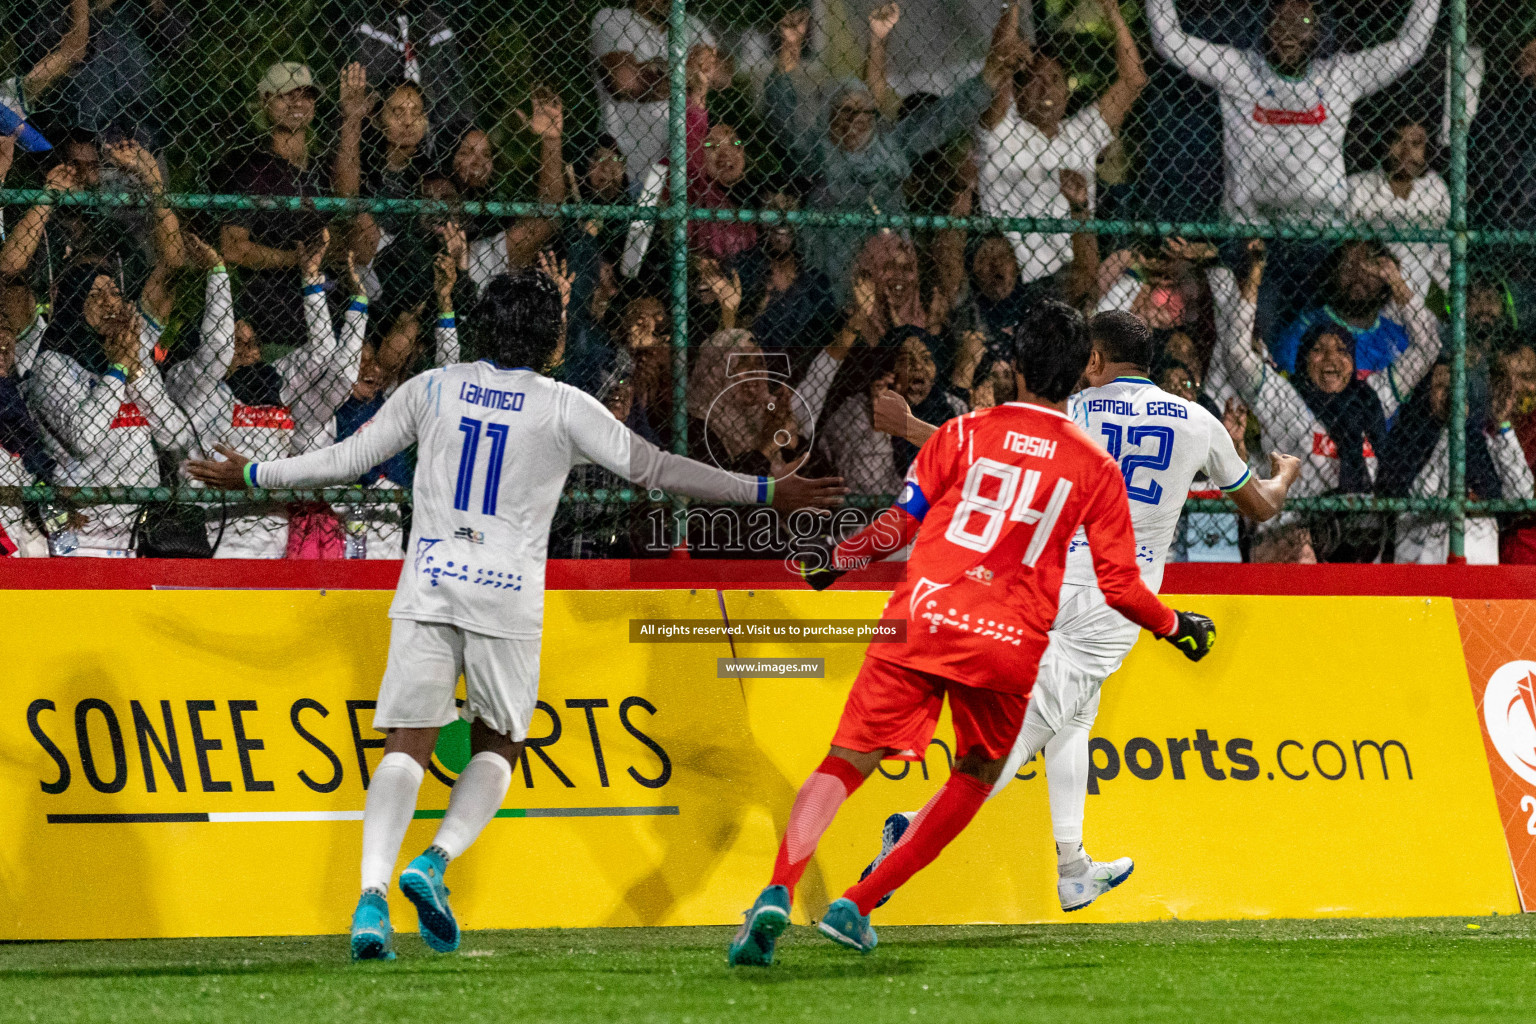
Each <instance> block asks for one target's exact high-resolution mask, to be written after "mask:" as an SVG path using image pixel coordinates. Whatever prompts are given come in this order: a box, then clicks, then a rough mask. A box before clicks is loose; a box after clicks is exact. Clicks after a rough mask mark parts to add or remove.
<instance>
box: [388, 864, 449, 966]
mask: <svg viewBox="0 0 1536 1024" xmlns="http://www.w3.org/2000/svg"><path fill="white" fill-rule="evenodd" d="M447 867H448V862H447V861H445V860H444V859H443V857H442V855H441V854H439V853H437V852H436V851H434V850H428V851H427V852H426V853H424V854H422V855H421V856H420V857H417V858H416V859H415V860H413V861H411V862H410V863H409V864H407V865H406V867H405V870H404V871H402V872H400V891H401V893H403V894H404V895H405V898H406V899H408V900H410V901H411V902H412V903H414V904H415V905H416V920H417V925H418V927H419V928H420V930H421V937H422V938H423V939H425V940H426V943H427V945H428V946H431V947H432V948H433V949H435V950H437V951H438V952H439V953H452V952H453V951H454V950H456V949H458V948H459V922H458V921H456V920H455V919H454V917H453V910H452V909H451V908H450V907H449V906H448V887H447V886H446V885H444V884H443V872H444V871H445V870H447Z"/></svg>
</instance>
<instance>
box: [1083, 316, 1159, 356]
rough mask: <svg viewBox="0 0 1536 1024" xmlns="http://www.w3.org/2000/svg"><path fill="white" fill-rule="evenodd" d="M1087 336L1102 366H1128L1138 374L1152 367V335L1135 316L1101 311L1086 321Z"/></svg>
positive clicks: (1144, 322) (1139, 318)
mask: <svg viewBox="0 0 1536 1024" xmlns="http://www.w3.org/2000/svg"><path fill="white" fill-rule="evenodd" d="M1088 334H1089V336H1090V337H1092V338H1093V347H1094V348H1096V349H1098V350H1099V354H1100V355H1101V356H1103V357H1104V361H1105V362H1106V363H1130V364H1131V365H1132V366H1134V367H1136V368H1137V369H1139V370H1146V369H1148V368H1149V367H1150V366H1151V365H1152V356H1153V349H1154V347H1155V346H1154V344H1153V339H1152V331H1151V329H1150V328H1148V327H1147V322H1146V321H1145V320H1143V319H1142V318H1141V317H1139V316H1137V315H1136V314H1135V313H1130V312H1127V311H1126V310H1123V309H1109V310H1105V311H1104V312H1102V313H1099V314H1097V315H1096V316H1094V318H1093V319H1092V320H1090V321H1088Z"/></svg>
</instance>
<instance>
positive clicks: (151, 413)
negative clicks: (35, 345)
mask: <svg viewBox="0 0 1536 1024" xmlns="http://www.w3.org/2000/svg"><path fill="white" fill-rule="evenodd" d="M217 272H218V273H223V268H222V267H220V268H217ZM168 277H169V273H168V271H167V269H166V264H165V263H164V262H162V263H160V264H159V265H158V266H157V267H156V268H155V271H154V272H153V273H152V274H151V275H150V280H149V283H148V284H146V285H145V286H144V295H143V297H142V299H141V304H140V306H139V307H138V308H135V307H134V304H133V303H132V301H131V300H129V299H127V298H125V297H124V296H123V294H122V292H121V291H119V289H118V284H117V281H116V280H115V279H114V277H113V276H112V274H111V272H110V269H109V268H108V267H106V266H105V265H102V264H91V263H87V264H81V265H79V266H76V267H72V268H71V269H70V270H68V271H67V272H66V273H65V274H64V276H63V278H62V279H61V280H60V282H59V289H58V298H57V300H56V301H55V303H54V307H53V309H54V314H55V319H54V321H53V323H52V324H50V325H49V326H48V327H47V329H46V333H45V334H44V335H43V341H42V350H41V351H40V352H39V353H38V355H37V359H36V361H35V362H34V363H33V366H32V372H31V373H30V374H28V375H27V380H26V390H27V398H28V400H29V401H30V402H31V404H32V407H33V409H34V411H35V412H36V414H37V418H38V421H39V422H40V423H41V424H42V425H43V426H44V427H46V428H47V430H48V436H47V438H46V440H47V442H48V447H49V454H50V455H51V456H53V458H54V459H56V460H57V464H58V468H57V471H56V473H55V476H54V480H55V482H56V483H58V484H60V485H63V486H68V487H155V486H157V485H158V484H159V483H160V465H159V458H158V450H159V449H167V450H170V451H171V452H173V453H176V454H184V453H185V452H186V451H187V450H188V449H189V448H190V447H191V442H192V431H191V424H190V423H189V422H188V420H187V416H186V414H185V413H183V412H182V411H181V410H180V409H179V408H178V407H177V406H176V404H175V403H174V402H172V401H171V397H170V395H168V394H166V391H165V383H164V381H163V380H162V379H161V377H160V370H159V368H158V367H157V366H156V365H155V347H156V345H157V344H158V342H159V340H160V331H161V327H160V322H161V321H162V319H163V318H164V317H165V316H166V314H168V313H169V312H170V307H171V295H170V291H169V288H168V287H167V279H168ZM83 511H84V512H85V514H86V516H87V518H88V522H87V523H86V525H85V526H84V527H82V528H81V529H80V531H79V533H78V537H79V547H78V548H77V549H76V550H74V551H72V552H68V553H69V554H74V555H94V556H97V557H114V556H115V557H132V550H131V549H132V535H133V521H134V517H135V511H136V510H135V509H134V508H133V507H132V506H129V505H97V506H90V507H87V508H86V509H84V510H83ZM60 553H61V554H62V553H65V552H60Z"/></svg>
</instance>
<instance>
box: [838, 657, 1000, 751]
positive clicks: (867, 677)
mask: <svg viewBox="0 0 1536 1024" xmlns="http://www.w3.org/2000/svg"><path fill="white" fill-rule="evenodd" d="M946 693H947V694H949V716H950V719H951V720H952V721H953V722H954V726H955V751H954V754H955V757H956V758H960V757H964V756H965V755H966V754H968V753H970V752H972V751H976V752H978V753H979V754H981V755H982V756H983V757H985V758H987V759H988V760H998V759H1000V758H1004V757H1007V756H1008V755H1009V753H1011V752H1012V750H1013V744H1014V741H1015V740H1017V739H1018V738H1019V730H1020V729H1021V728H1022V727H1023V725H1024V709H1025V708H1027V707H1028V706H1029V698H1028V697H1027V696H1025V695H1024V694H1020V693H1003V692H1002V691H1000V690H985V689H982V688H981V687H979V686H966V685H965V684H963V683H956V682H953V681H951V680H948V679H943V678H941V677H939V676H936V675H933V674H932V673H929V672H922V671H919V670H918V669H915V668H908V667H907V666H905V665H898V664H896V663H894V662H890V661H885V660H883V659H876V658H865V659H864V666H863V667H862V668H860V669H859V677H858V678H857V679H855V680H854V681H853V689H852V690H850V691H849V692H848V703H847V704H844V705H843V717H842V720H841V721H839V722H838V723H837V734H836V735H835V736H833V737H832V744H833V745H834V746H838V747H847V748H848V749H849V750H857V751H860V752H868V751H873V750H882V749H885V750H892V751H895V753H893V754H890V755H889V758H890V759H891V760H895V761H921V760H922V759H923V755H924V754H926V753H927V752H928V741H929V740H931V739H933V730H934V728H935V727H936V726H937V725H938V724H939V711H940V709H942V708H943V707H944V695H945V694H946Z"/></svg>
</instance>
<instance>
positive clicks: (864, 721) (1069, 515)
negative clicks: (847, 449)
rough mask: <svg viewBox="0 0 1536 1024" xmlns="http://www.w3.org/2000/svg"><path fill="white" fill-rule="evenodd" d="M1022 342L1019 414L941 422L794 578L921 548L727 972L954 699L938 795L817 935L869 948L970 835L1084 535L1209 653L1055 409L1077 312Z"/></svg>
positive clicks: (1117, 599)
mask: <svg viewBox="0 0 1536 1024" xmlns="http://www.w3.org/2000/svg"><path fill="white" fill-rule="evenodd" d="M1015 346H1016V352H1015V357H1016V372H1017V375H1018V394H1019V396H1020V400H1019V401H1017V402H1009V403H1006V404H1004V405H1000V406H997V407H995V408H992V409H986V410H982V411H979V412H973V413H967V414H966V415H964V416H961V417H959V418H957V419H953V420H950V421H948V422H947V423H945V424H944V426H943V427H942V428H941V429H940V430H939V432H938V433H936V434H935V435H933V437H932V438H930V439H929V440H928V442H927V443H926V444H924V445H923V448H922V451H920V452H919V453H918V456H917V459H916V461H915V462H914V463H913V464H912V469H911V471H910V472H909V473H908V475H907V482H906V485H905V487H904V488H903V490H902V493H901V496H900V497H899V499H898V500H897V502H896V504H895V505H894V506H893V507H892V508H890V509H887V510H886V511H885V512H883V513H881V514H880V516H878V517H877V518H876V520H875V521H874V522H873V523H871V524H870V526H869V527H868V528H866V529H865V530H863V531H861V532H860V533H859V534H857V535H855V536H854V537H852V538H850V539H849V540H846V541H844V542H843V543H842V544H839V545H838V546H837V548H836V549H834V551H833V553H832V559H831V564H830V565H825V566H809V565H808V566H805V567H804V571H805V575H806V578H807V580H808V582H810V583H811V585H812V586H814V587H816V589H818V590H820V589H823V588H824V587H826V586H827V585H829V584H830V583H831V582H832V581H833V580H834V579H836V578H837V577H838V576H839V575H841V574H842V573H843V572H846V571H848V570H849V569H853V568H858V567H860V566H862V565H864V564H866V563H867V562H869V561H872V560H874V559H877V558H881V557H884V556H885V555H888V554H891V553H893V552H895V551H898V550H900V549H901V548H902V547H904V546H906V544H907V543H908V542H910V541H913V540H914V538H915V543H914V544H913V547H912V552H911V555H910V556H909V559H908V562H907V579H906V580H905V581H904V582H903V583H901V584H900V585H899V586H897V587H896V589H895V592H894V593H893V594H892V595H891V599H890V601H889V602H888V603H887V604H886V607H885V611H884V613H883V614H882V618H884V619H887V620H889V619H900V620H904V621H905V622H906V624H907V630H906V642H905V643H904V644H872V645H871V646H870V648H869V650H868V652H867V653H866V655H865V660H864V665H863V667H862V668H861V669H860V671H859V675H858V678H857V679H856V680H854V684H853V688H852V691H851V692H850V693H849V695H848V702H847V704H846V705H845V706H844V708H843V716H842V720H841V721H840V722H839V723H838V727H837V732H836V734H835V735H834V736H833V738H832V747H831V750H830V751H828V753H827V757H826V759H825V760H823V761H822V763H821V765H820V766H819V767H818V768H817V769H816V771H815V772H814V773H813V774H812V775H811V777H810V778H809V779H808V780H806V782H805V785H803V786H802V787H801V789H800V792H799V794H798V795H797V796H796V798H795V804H794V808H793V809H792V810H791V812H790V817H789V824H788V827H787V828H786V829H785V834H784V838H783V841H782V842H781V844H780V846H779V854H778V857H777V859H776V860H775V862H774V869H773V878H772V880H771V881H770V883H769V885H768V887H767V888H765V889H764V890H763V891H762V893H761V895H759V896H758V898H757V901H756V902H755V903H754V904H753V905H752V908H751V909H750V910H748V911H747V914H746V920H745V922H744V923H743V924H742V927H741V930H740V931H739V932H737V934H736V937H735V939H734V940H732V942H731V945H730V950H729V953H728V959H729V962H730V963H731V964H732V965H756V966H766V965H768V964H770V963H772V962H773V947H774V942H775V940H776V939H777V938H778V936H779V934H780V933H781V932H782V931H783V930H784V928H785V927H786V926H787V924H788V923H789V907H790V901H791V898H792V893H793V890H794V886H795V884H796V883H797V882H798V881H799V880H800V876H801V874H802V873H803V872H804V870H805V866H806V864H807V863H809V861H810V858H811V855H812V854H813V853H814V852H815V850H816V844H817V842H818V841H819V840H820V839H821V835H822V833H823V832H825V831H826V829H827V827H828V826H829V825H830V824H831V823H832V819H833V817H834V816H835V815H836V814H837V810H838V808H839V807H840V806H841V805H842V803H843V801H844V800H846V799H847V798H848V796H849V795H850V794H851V793H852V792H853V791H854V790H855V789H857V788H858V787H859V786H860V785H861V784H862V783H863V782H864V779H865V778H867V777H868V776H869V773H870V772H872V771H874V770H875V767H876V766H877V765H878V764H879V763H880V761H881V760H883V759H886V758H892V759H896V760H909V761H915V760H921V759H922V756H923V754H924V752H925V751H926V750H927V748H928V741H929V740H930V739H931V738H932V736H933V731H934V727H935V725H936V724H937V722H938V717H939V711H940V709H941V708H942V707H943V703H944V699H945V697H946V696H948V698H949V705H950V717H951V718H952V720H953V722H954V726H955V747H954V750H955V764H954V770H953V772H952V773H951V775H950V777H949V781H948V782H947V783H946V784H945V786H944V788H943V790H942V791H941V793H940V795H939V797H938V798H936V799H935V800H934V802H933V803H932V805H931V806H930V807H929V808H928V809H927V813H926V814H924V815H923V816H922V817H921V819H920V820H918V821H916V822H914V823H913V825H912V834H911V837H910V838H908V839H907V840H906V841H905V842H904V843H902V844H901V845H900V846H898V847H897V848H896V849H895V850H893V851H892V852H891V854H890V856H888V857H886V858H885V860H884V861H882V862H881V864H880V866H879V867H877V868H876V869H875V870H874V871H873V872H871V873H870V874H869V876H868V877H867V878H865V879H864V880H862V881H860V882H859V883H857V884H855V885H854V886H852V887H851V888H850V889H848V890H847V892H845V893H844V894H843V896H842V898H840V899H838V900H836V901H835V902H834V903H833V904H832V906H831V907H830V908H828V910H827V912H826V913H825V914H824V915H823V916H822V918H821V921H820V922H819V923H818V925H817V927H818V928H819V929H820V930H821V931H822V933H823V934H825V935H827V936H828V937H829V938H831V939H833V940H834V941H836V942H839V943H841V944H843V945H846V946H850V947H852V948H854V949H857V950H860V951H862V952H868V951H869V950H871V949H873V948H874V947H875V943H876V937H875V932H874V929H873V928H871V927H870V924H869V913H870V911H871V910H872V909H873V908H874V906H875V905H876V903H877V902H879V901H880V899H881V897H883V896H884V895H885V894H886V893H888V892H891V891H892V890H894V889H897V888H899V887H900V886H901V885H902V884H904V883H905V882H906V880H907V879H909V878H911V877H912V876H913V875H914V874H916V873H917V872H918V871H919V870H920V869H922V868H923V867H925V866H927V865H928V864H929V863H931V862H932V861H933V859H934V858H935V857H937V856H938V855H939V852H940V851H941V850H943V849H944V847H945V846H946V845H947V844H948V843H949V842H950V840H952V839H954V837H955V836H957V835H959V834H960V832H961V831H962V830H963V829H964V828H965V826H966V825H967V824H969V823H970V820H971V818H973V817H974V816H975V814H976V812H977V811H978V810H979V809H980V808H981V805H982V804H983V803H984V802H986V799H987V794H988V793H989V792H990V791H991V788H992V785H993V783H995V782H996V781H997V778H998V773H999V772H1000V771H1001V769H1002V767H1003V765H1004V763H1005V762H1006V760H1007V758H1008V754H1009V752H1010V751H1011V750H1012V747H1013V742H1014V739H1015V737H1017V735H1018V733H1019V728H1020V726H1021V724H1022V722H1023V719H1024V709H1025V707H1026V706H1027V705H1028V702H1029V692H1030V689H1031V688H1032V687H1033V686H1034V681H1035V674H1036V670H1037V668H1038V666H1039V663H1040V656H1041V655H1042V654H1043V653H1044V652H1045V648H1046V644H1047V643H1048V639H1049V633H1050V629H1051V624H1052V623H1053V622H1054V621H1055V619H1056V610H1057V609H1056V606H1057V599H1058V594H1059V591H1060V589H1061V579H1062V574H1063V571H1064V568H1065V564H1066V556H1067V545H1068V543H1069V542H1070V541H1071V539H1072V535H1073V534H1074V533H1075V532H1076V530H1077V528H1078V526H1079V525H1081V526H1083V527H1084V529H1085V530H1086V531H1087V535H1088V542H1089V545H1090V547H1091V549H1092V553H1093V560H1094V570H1095V573H1096V574H1097V577H1098V582H1099V588H1100V589H1101V590H1102V591H1103V593H1104V598H1105V601H1106V602H1107V603H1108V604H1109V606H1110V607H1112V608H1114V609H1116V610H1117V611H1119V612H1120V613H1121V614H1123V615H1124V616H1125V617H1126V618H1128V619H1130V620H1131V621H1132V622H1135V623H1136V624H1138V625H1140V626H1142V627H1143V628H1145V629H1148V630H1151V631H1152V633H1153V634H1154V635H1156V636H1159V637H1162V638H1164V639H1167V640H1170V641H1172V642H1173V643H1174V644H1175V645H1176V646H1178V647H1179V649H1180V650H1181V651H1183V652H1184V654H1185V655H1186V656H1187V657H1189V658H1190V659H1192V660H1195V661H1198V660H1199V659H1200V658H1203V657H1204V656H1205V654H1206V652H1207V651H1209V650H1210V647H1211V645H1212V643H1213V642H1214V641H1215V635H1216V630H1215V627H1214V625H1213V624H1212V623H1211V621H1210V620H1209V619H1207V618H1205V617H1204V616H1200V615H1194V614H1191V613H1188V612H1175V611H1173V610H1172V609H1170V608H1169V607H1167V606H1166V605H1164V604H1163V603H1162V602H1161V601H1160V600H1158V598H1157V595H1156V594H1154V593H1153V592H1152V591H1151V590H1149V589H1147V587H1146V585H1145V584H1143V583H1142V581H1141V574H1140V572H1139V571H1138V569H1137V565H1136V540H1135V533H1134V532H1133V530H1132V527H1131V517H1130V507H1129V504H1128V502H1127V499H1126V491H1125V480H1124V477H1123V475H1122V473H1121V471H1120V467H1119V466H1118V465H1117V464H1116V463H1115V461H1114V460H1113V459H1112V458H1110V456H1109V454H1108V453H1107V452H1105V450H1104V449H1103V448H1100V447H1099V446H1098V445H1097V444H1095V443H1094V442H1093V441H1092V440H1091V439H1090V438H1089V437H1088V436H1087V435H1086V434H1084V433H1083V432H1082V431H1081V430H1079V429H1078V428H1077V427H1076V426H1075V425H1073V423H1072V421H1071V420H1070V419H1068V417H1067V416H1066V413H1065V412H1064V409H1065V406H1066V400H1067V396H1068V395H1070V394H1071V393H1072V392H1073V391H1074V390H1075V389H1076V386H1077V382H1078V380H1079V378H1080V377H1081V376H1082V373H1083V369H1084V367H1086V366H1087V364H1088V356H1089V353H1090V352H1091V350H1092V349H1091V343H1090V340H1089V335H1088V326H1087V323H1086V322H1085V321H1084V319H1083V317H1082V314H1080V313H1078V312H1077V311H1076V310H1075V309H1073V308H1072V307H1070V306H1067V305H1065V304H1064V303H1059V302H1046V303H1042V304H1041V305H1039V306H1037V307H1036V308H1035V310H1033V311H1032V312H1031V313H1030V314H1029V315H1028V316H1027V317H1026V318H1025V320H1024V321H1023V322H1022V323H1021V324H1020V325H1019V328H1018V330H1017V331H1016V333H1015Z"/></svg>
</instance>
